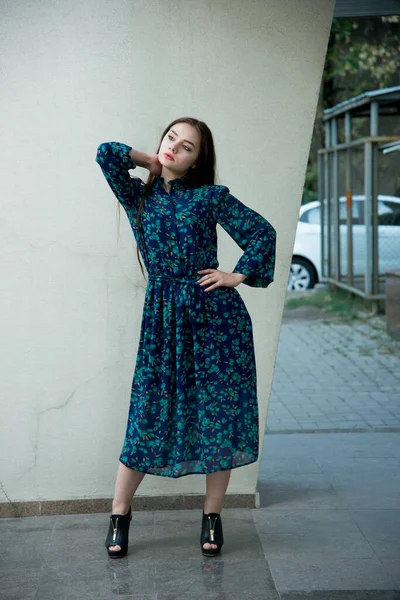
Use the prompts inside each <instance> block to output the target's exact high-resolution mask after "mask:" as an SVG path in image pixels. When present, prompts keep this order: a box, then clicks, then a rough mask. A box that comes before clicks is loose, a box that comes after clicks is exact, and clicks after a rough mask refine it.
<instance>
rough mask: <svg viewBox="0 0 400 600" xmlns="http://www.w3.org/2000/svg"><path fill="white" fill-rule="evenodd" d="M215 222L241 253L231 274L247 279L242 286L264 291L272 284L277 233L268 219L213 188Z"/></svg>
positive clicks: (221, 189) (224, 189)
mask: <svg viewBox="0 0 400 600" xmlns="http://www.w3.org/2000/svg"><path fill="white" fill-rule="evenodd" d="M211 206H212V212H213V216H214V218H215V221H216V222H217V223H219V224H220V225H221V227H223V229H225V231H226V232H227V233H228V234H229V235H230V236H231V237H232V238H233V239H234V240H235V242H236V243H237V244H238V246H239V247H240V248H241V249H242V250H244V252H243V254H242V256H241V257H240V259H239V260H238V262H237V263H236V266H235V268H234V269H233V273H238V274H239V273H241V274H242V275H246V278H245V279H244V280H243V283H244V284H246V285H249V286H250V287H262V288H266V287H268V286H269V284H270V283H272V281H273V280H274V272H275V253H276V231H275V229H274V227H273V226H272V225H271V223H270V222H269V221H267V219H265V218H264V217H263V216H262V215H260V214H259V213H258V212H256V211H255V210H253V209H251V208H249V207H248V206H246V205H245V204H243V202H241V201H240V200H238V199H237V198H235V196H233V195H232V194H231V193H230V191H229V188H227V187H226V186H224V185H216V186H215V193H214V194H213V196H212V198H211Z"/></svg>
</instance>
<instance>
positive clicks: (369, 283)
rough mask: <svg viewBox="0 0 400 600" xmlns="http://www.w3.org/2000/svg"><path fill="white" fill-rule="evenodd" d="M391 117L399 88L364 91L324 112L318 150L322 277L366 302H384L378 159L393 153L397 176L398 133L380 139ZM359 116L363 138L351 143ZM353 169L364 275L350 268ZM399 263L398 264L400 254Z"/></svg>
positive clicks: (397, 113) (399, 103) (398, 104)
mask: <svg viewBox="0 0 400 600" xmlns="http://www.w3.org/2000/svg"><path fill="white" fill-rule="evenodd" d="M389 115H390V116H392V117H395V118H400V86H397V87H392V88H386V89H382V90H374V91H370V92H366V93H364V94H361V95H360V96H357V97H354V98H351V99H350V100H347V101H345V102H341V103H340V104H337V105H336V106H334V107H333V108H330V109H327V110H325V111H324V121H325V147H324V148H322V149H320V150H319V151H318V195H319V200H320V203H321V252H322V256H321V265H322V276H323V278H324V279H325V280H326V281H328V282H330V283H333V284H335V285H336V286H338V287H341V288H343V289H346V290H348V291H351V292H353V293H355V294H358V295H360V296H362V297H364V298H366V299H368V300H381V299H384V298H385V295H384V273H380V272H379V271H380V269H379V241H380V240H379V235H378V194H379V172H378V161H379V160H382V157H383V156H386V155H387V154H389V152H393V154H392V156H393V155H396V159H398V160H399V165H398V173H400V155H399V154H398V153H397V152H395V150H398V149H399V147H400V135H399V136H388V135H379V123H380V118H381V117H385V116H389ZM360 117H362V118H364V121H367V125H368V127H367V131H366V132H365V133H366V134H367V135H363V136H361V137H359V139H353V135H352V129H353V127H352V123H353V119H355V118H360ZM339 128H341V132H342V138H343V139H342V141H339V134H338V132H339ZM364 129H365V127H364ZM355 170H357V174H358V179H359V180H362V183H361V187H363V189H361V190H360V191H361V192H362V194H361V195H362V197H363V199H364V200H363V205H364V206H363V207H364V211H363V212H364V214H363V220H364V225H365V227H364V228H363V235H362V244H363V248H362V247H361V248H360V236H359V233H358V234H357V235H358V237H357V256H359V255H360V252H362V253H365V255H363V263H362V264H363V271H364V272H363V273H360V270H359V268H358V270H357V269H354V256H355V253H354V232H355V227H354V224H355V220H354V208H356V207H355V206H354V204H355V203H354V202H353V197H355V194H354V172H355ZM361 171H363V177H361V176H360V173H361ZM358 187H359V188H360V181H359V182H358ZM344 197H345V205H344V202H343V199H344ZM344 208H345V210H342V209H344ZM344 213H345V214H344ZM399 233H400V231H399ZM398 259H399V264H400V256H399V257H398Z"/></svg>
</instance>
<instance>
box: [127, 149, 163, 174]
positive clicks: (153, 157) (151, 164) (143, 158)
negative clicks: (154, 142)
mask: <svg viewBox="0 0 400 600" xmlns="http://www.w3.org/2000/svg"><path fill="white" fill-rule="evenodd" d="M129 154H130V157H131V158H132V160H134V161H135V163H136V164H137V166H138V167H143V168H144V169H148V170H149V171H150V173H154V175H161V170H162V164H161V163H160V161H159V160H158V154H147V153H146V152H140V151H139V150H135V149H134V148H131V150H130V152H129Z"/></svg>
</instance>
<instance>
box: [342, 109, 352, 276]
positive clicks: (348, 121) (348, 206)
mask: <svg viewBox="0 0 400 600" xmlns="http://www.w3.org/2000/svg"><path fill="white" fill-rule="evenodd" d="M344 118H345V121H344V127H345V129H344V134H345V141H346V143H348V142H350V141H351V114H350V112H346V113H345V117H344ZM351 157H352V150H351V147H349V148H347V150H346V224H347V282H348V284H349V286H353V283H354V281H353V194H352V189H351V188H352V181H351V179H352V178H351V175H352V169H351Z"/></svg>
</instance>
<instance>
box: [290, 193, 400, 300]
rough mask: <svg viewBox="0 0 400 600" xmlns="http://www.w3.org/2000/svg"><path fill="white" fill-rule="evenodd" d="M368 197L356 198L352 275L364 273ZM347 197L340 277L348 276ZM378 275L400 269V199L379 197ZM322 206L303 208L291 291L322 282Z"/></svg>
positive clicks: (342, 207)
mask: <svg viewBox="0 0 400 600" xmlns="http://www.w3.org/2000/svg"><path fill="white" fill-rule="evenodd" d="M364 200H365V196H362V195H358V196H356V195H355V196H353V205H352V206H353V210H352V212H353V273H354V275H362V274H363V273H365V256H366V239H365V221H364ZM346 239H347V225H346V198H345V197H344V196H342V197H341V198H340V243H341V253H340V254H341V257H340V258H341V265H340V268H341V274H343V275H345V274H346V273H347V256H346V255H347V242H346ZM378 247H379V273H384V272H385V271H388V270H391V269H399V268H400V198H398V197H396V196H384V195H379V196H378ZM321 278H322V271H321V205H320V202H319V201H318V200H316V201H314V202H308V203H307V204H303V205H302V206H301V208H300V214H299V222H298V225H297V231H296V239H295V244H294V250H293V258H292V265H291V268H290V276H289V283H288V290H306V289H309V288H312V287H314V285H315V284H316V283H318V282H319V281H321Z"/></svg>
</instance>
